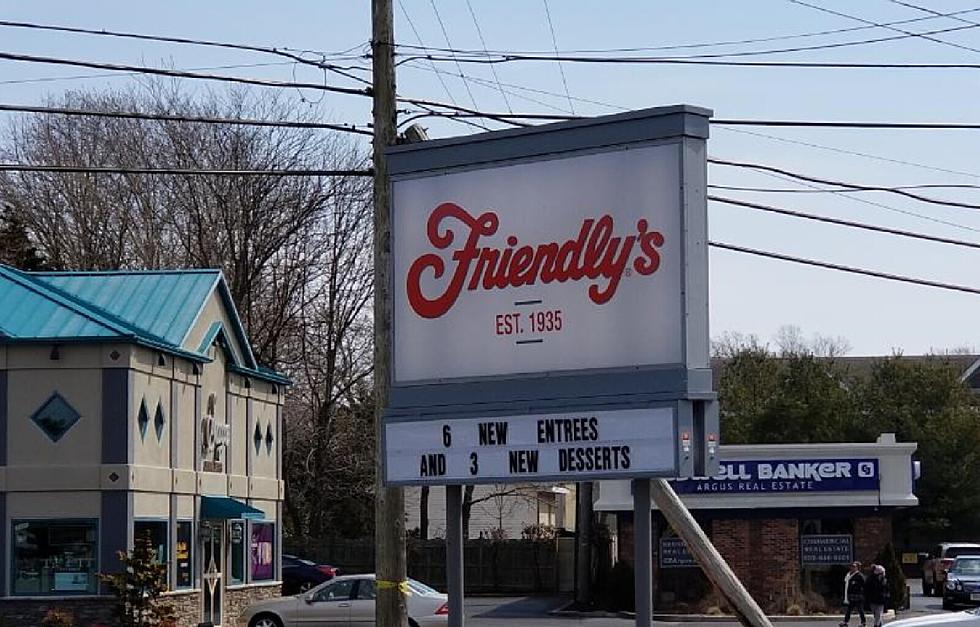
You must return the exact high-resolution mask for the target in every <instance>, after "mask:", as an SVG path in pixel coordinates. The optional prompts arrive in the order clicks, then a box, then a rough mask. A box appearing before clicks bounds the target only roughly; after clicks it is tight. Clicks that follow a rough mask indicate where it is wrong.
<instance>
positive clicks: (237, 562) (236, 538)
mask: <svg viewBox="0 0 980 627" xmlns="http://www.w3.org/2000/svg"><path fill="white" fill-rule="evenodd" d="M228 546H229V551H230V552H231V555H230V556H229V561H230V563H231V583H245V521H244V520H232V521H229V523H228Z"/></svg>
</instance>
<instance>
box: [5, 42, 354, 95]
mask: <svg viewBox="0 0 980 627" xmlns="http://www.w3.org/2000/svg"><path fill="white" fill-rule="evenodd" d="M0 59H6V60H8V61H24V62H27V63H46V64H51V65H71V66H75V67H88V68H93V69H96V70H113V71H120V72H135V73H137V74H152V75H156V76H169V77H172V78H193V79H201V80H209V81H223V82H227V83H241V84H244V85H257V86H260V87H303V88H306V89H320V90H323V91H329V92H334V93H338V94H349V95H354V96H370V95H371V92H370V89H369V88H361V89H359V88H353V87H339V86H336V85H323V84H319V83H299V82H292V83H288V82H282V81H271V80H266V79H258V78H244V77H240V76H225V75H222V74H199V73H197V72H187V71H183V70H168V69H164V68H155V67H146V66H139V65H122V64H118V63H100V62H97V61H82V60H78V59H61V58H56V57H38V56H33V55H27V54H15V53H12V52H0Z"/></svg>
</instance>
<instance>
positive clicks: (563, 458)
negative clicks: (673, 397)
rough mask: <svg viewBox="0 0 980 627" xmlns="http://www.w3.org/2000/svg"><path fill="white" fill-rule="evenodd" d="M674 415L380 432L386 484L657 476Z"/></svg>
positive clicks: (668, 459) (666, 463) (601, 415)
mask: <svg viewBox="0 0 980 627" xmlns="http://www.w3.org/2000/svg"><path fill="white" fill-rule="evenodd" d="M673 418H674V409H673V408H671V407H651V408H646V409H629V410H620V411H609V412H592V413H575V414H541V415H526V416H502V417H492V418H467V419H456V420H436V421H426V422H422V423H418V422H396V423H389V424H387V425H385V448H386V450H387V460H388V468H387V470H388V475H387V478H388V483H390V484H393V485H408V484H417V485H422V484H432V485H442V484H445V483H500V482H507V481H513V482H538V481H549V480H550V481H578V480H580V479H581V478H616V477H631V476H644V475H646V476H658V475H659V476H664V475H668V474H670V473H671V472H672V471H673V468H674V457H673V450H674V439H675V435H674V427H673V422H674V419H673Z"/></svg>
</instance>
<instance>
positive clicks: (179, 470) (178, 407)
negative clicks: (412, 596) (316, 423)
mask: <svg viewBox="0 0 980 627" xmlns="http://www.w3.org/2000/svg"><path fill="white" fill-rule="evenodd" d="M288 383H289V380H288V378H287V377H286V376H285V375H283V374H282V373H279V372H276V371H274V370H272V369H270V368H268V367H266V366H263V365H262V364H259V363H258V362H257V361H256V359H255V355H254V354H253V352H252V349H251V346H250V344H249V340H248V336H247V334H246V333H245V329H244V328H243V326H242V323H241V320H240V319H239V316H238V313H237V311H236V309H235V305H234V302H233V301H232V298H231V294H230V292H229V290H228V286H227V284H226V283H225V280H224V278H223V277H222V274H221V272H220V271H218V270H161V271H145V272H131V271H118V272H22V271H19V270H16V269H14V268H10V267H8V266H3V265H0V522H2V524H3V534H2V540H3V541H2V543H0V616H4V617H5V618H7V619H8V620H11V619H14V620H15V623H13V624H39V623H40V617H41V616H42V614H41V612H42V610H43V608H45V607H50V606H52V605H53V604H57V605H61V606H64V607H68V608H69V609H71V608H75V609H76V610H77V611H78V612H79V613H80V614H81V615H85V616H94V617H96V618H99V617H104V619H105V620H104V621H103V622H104V623H105V624H111V621H110V619H109V615H108V613H107V612H108V608H109V606H110V604H111V599H109V598H108V597H105V596H103V593H104V590H103V588H102V586H101V585H100V583H99V579H98V576H97V575H98V573H100V572H110V571H112V570H113V569H114V568H118V566H119V562H118V559H117V557H116V552H117V551H119V550H128V549H131V548H132V547H133V546H134V542H135V539H136V538H142V537H149V538H150V541H151V543H152V544H153V546H154V547H155V550H156V551H157V553H158V555H159V556H160V559H161V561H163V562H165V563H166V564H167V571H168V581H169V586H170V588H171V591H172V593H171V595H170V597H171V598H170V600H171V601H173V602H174V605H175V606H176V607H177V608H178V610H179V612H178V613H179V622H178V624H180V625H197V624H199V623H206V622H210V623H212V624H214V625H220V624H223V623H224V624H231V623H233V622H234V619H235V617H236V615H237V612H238V611H240V609H242V608H243V607H245V606H246V605H248V604H250V603H252V602H254V601H256V600H258V599H261V598H266V597H269V596H273V595H276V594H278V590H279V587H280V584H279V579H280V576H281V567H280V561H281V560H280V553H281V526H280V521H281V520H282V499H283V482H282V454H281V447H280V444H281V442H282V433H283V432H282V403H283V388H284V386H285V385H288ZM17 620H20V621H22V622H20V623H18V622H16V621H17Z"/></svg>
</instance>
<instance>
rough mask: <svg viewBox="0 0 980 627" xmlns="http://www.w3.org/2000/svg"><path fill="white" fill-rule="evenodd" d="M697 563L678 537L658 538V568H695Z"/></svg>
mask: <svg viewBox="0 0 980 627" xmlns="http://www.w3.org/2000/svg"><path fill="white" fill-rule="evenodd" d="M697 567H698V563H697V562H695V561H694V556H693V555H691V552H690V551H688V550H687V545H686V544H684V541H683V540H681V539H680V538H676V537H669V538H660V568H697Z"/></svg>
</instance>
